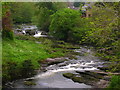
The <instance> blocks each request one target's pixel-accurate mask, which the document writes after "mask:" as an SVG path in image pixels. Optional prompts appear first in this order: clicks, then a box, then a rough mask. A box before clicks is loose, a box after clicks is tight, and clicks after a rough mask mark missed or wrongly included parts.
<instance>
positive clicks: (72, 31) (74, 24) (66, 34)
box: [49, 8, 87, 42]
mask: <svg viewBox="0 0 120 90" xmlns="http://www.w3.org/2000/svg"><path fill="white" fill-rule="evenodd" d="M80 16H81V14H80V13H79V11H76V10H72V9H68V8H65V9H61V10H59V11H57V12H56V13H55V14H53V15H52V16H51V24H50V27H49V29H50V35H53V36H54V37H55V38H56V39H59V40H64V41H71V42H75V41H79V40H81V37H82V35H84V32H85V30H86V28H87V27H84V26H85V25H84V24H83V22H84V19H83V18H80Z"/></svg>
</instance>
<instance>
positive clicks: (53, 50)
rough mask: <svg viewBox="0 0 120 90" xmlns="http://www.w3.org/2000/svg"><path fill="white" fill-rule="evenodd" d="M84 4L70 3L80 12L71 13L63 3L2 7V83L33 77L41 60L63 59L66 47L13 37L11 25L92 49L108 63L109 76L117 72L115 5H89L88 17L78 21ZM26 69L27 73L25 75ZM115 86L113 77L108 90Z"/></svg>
mask: <svg viewBox="0 0 120 90" xmlns="http://www.w3.org/2000/svg"><path fill="white" fill-rule="evenodd" d="M84 4H85V3H74V6H76V7H80V10H72V9H70V8H66V7H67V3H55V2H41V3H23V2H21V3H3V13H2V14H3V15H2V23H3V25H2V27H3V30H2V36H3V39H4V41H3V81H5V82H7V81H9V80H13V79H17V78H21V77H23V75H24V76H25V77H27V76H28V75H29V76H31V75H33V73H34V69H37V68H39V66H40V64H39V63H40V62H41V60H45V59H46V58H48V57H51V58H54V57H59V56H64V55H65V54H66V49H65V47H69V45H68V44H64V45H61V46H62V47H61V46H58V47H57V46H56V45H57V44H56V43H55V42H56V41H52V40H50V39H42V38H39V39H35V38H31V37H26V36H15V37H14V35H13V29H12V24H22V23H32V24H35V25H37V26H38V28H39V29H40V30H44V31H46V32H48V33H49V36H52V37H53V38H54V39H56V40H63V41H65V42H70V43H77V44H82V45H91V46H94V47H95V48H96V51H97V55H98V56H100V57H101V59H103V60H107V61H110V62H112V64H111V65H110V66H109V67H108V68H111V69H110V72H120V58H119V57H120V30H119V28H120V26H119V24H120V22H119V20H120V19H119V10H120V7H119V2H111V3H110V2H109V3H108V2H96V3H94V4H92V8H87V9H86V10H87V11H89V12H91V13H92V15H91V17H82V14H83V13H82V6H83V5H84ZM84 12H85V11H84ZM86 14H87V12H86ZM26 63H27V64H28V65H27V66H25V65H26ZM27 69H30V70H31V71H30V72H26V74H25V71H26V70H27ZM14 72H16V73H14ZM32 72H33V73H32ZM118 82H119V76H113V78H112V80H111V83H110V86H109V87H110V88H111V87H113V88H114V87H119V85H118V84H116V83H118ZM115 84H116V85H115Z"/></svg>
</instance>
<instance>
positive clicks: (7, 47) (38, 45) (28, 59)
mask: <svg viewBox="0 0 120 90" xmlns="http://www.w3.org/2000/svg"><path fill="white" fill-rule="evenodd" d="M58 43H59V41H58ZM68 47H72V45H70V44H67V43H64V44H60V45H59V44H57V43H55V41H52V40H50V39H44V38H40V39H37V40H36V39H35V38H33V37H28V36H27V37H26V36H16V37H15V39H14V41H11V40H4V41H3V58H2V59H3V64H2V66H3V83H5V82H7V81H11V80H14V79H19V78H23V77H30V76H31V75H33V74H34V70H35V69H39V68H40V63H41V62H42V61H43V60H45V59H47V58H55V57H62V56H65V55H66V53H67V51H68V50H67V49H66V48H68Z"/></svg>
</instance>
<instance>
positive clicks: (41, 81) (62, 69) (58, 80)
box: [11, 47, 105, 88]
mask: <svg viewBox="0 0 120 90" xmlns="http://www.w3.org/2000/svg"><path fill="white" fill-rule="evenodd" d="M74 52H78V53H80V54H78V55H76V56H75V57H76V59H69V58H67V61H64V62H61V63H58V64H53V65H49V66H47V67H46V71H45V72H39V73H38V74H37V75H35V76H34V77H31V78H27V79H21V80H16V81H13V82H11V84H12V87H13V88H92V86H91V85H87V84H85V83H77V82H74V81H72V80H71V79H68V78H65V77H64V76H63V75H62V74H63V73H67V72H70V73H76V71H97V70H99V69H98V67H101V66H102V65H103V64H104V63H105V62H103V61H101V60H100V59H99V58H97V57H96V56H95V53H94V51H93V50H91V49H89V48H88V47H80V49H74ZM28 79H32V82H34V83H35V84H36V85H31V86H27V85H25V84H24V82H25V81H27V80H28Z"/></svg>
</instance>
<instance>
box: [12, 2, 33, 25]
mask: <svg viewBox="0 0 120 90" xmlns="http://www.w3.org/2000/svg"><path fill="white" fill-rule="evenodd" d="M10 9H11V16H12V19H13V23H20V24H21V23H31V22H32V17H33V15H34V9H35V8H34V3H29V2H19V3H18V2H13V3H11V8H10Z"/></svg>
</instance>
